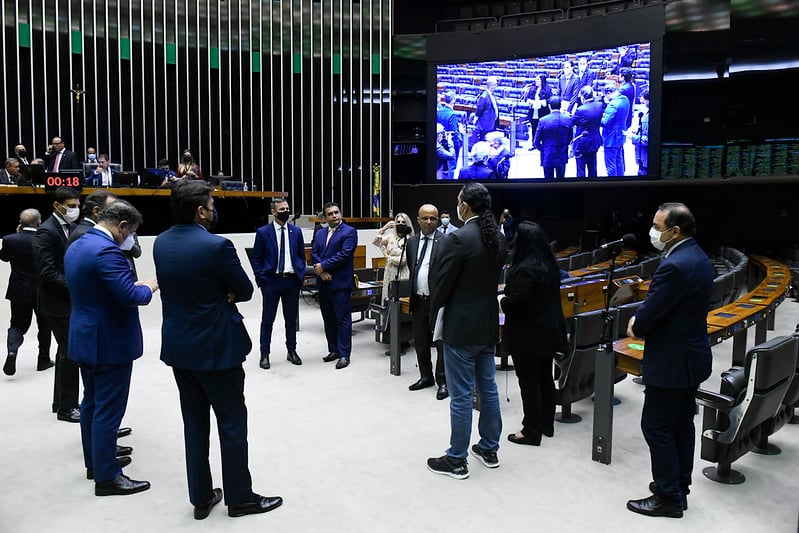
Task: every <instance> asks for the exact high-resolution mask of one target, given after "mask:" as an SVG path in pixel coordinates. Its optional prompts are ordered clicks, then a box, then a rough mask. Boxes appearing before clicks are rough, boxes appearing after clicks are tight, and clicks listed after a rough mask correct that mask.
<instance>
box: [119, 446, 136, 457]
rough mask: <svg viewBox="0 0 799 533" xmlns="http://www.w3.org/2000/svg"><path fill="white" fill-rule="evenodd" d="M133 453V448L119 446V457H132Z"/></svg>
mask: <svg viewBox="0 0 799 533" xmlns="http://www.w3.org/2000/svg"><path fill="white" fill-rule="evenodd" d="M132 453H133V447H132V446H117V457H122V456H123V455H130V454H132Z"/></svg>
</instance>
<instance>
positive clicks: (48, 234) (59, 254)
mask: <svg viewBox="0 0 799 533" xmlns="http://www.w3.org/2000/svg"><path fill="white" fill-rule="evenodd" d="M73 227H74V226H73ZM66 250H67V236H66V235H65V234H64V230H63V229H62V226H61V221H60V220H59V219H58V218H56V216H55V215H50V217H48V218H47V219H46V220H45V221H44V222H42V224H41V225H40V226H39V229H38V230H37V231H36V234H35V235H34V236H33V257H34V259H35V261H36V271H37V273H38V275H39V294H38V300H39V311H41V312H42V313H44V314H45V315H46V316H51V317H68V316H69V313H70V312H71V310H72V302H71V300H70V297H69V288H68V287H67V278H66V276H65V275H64V253H65V252H66Z"/></svg>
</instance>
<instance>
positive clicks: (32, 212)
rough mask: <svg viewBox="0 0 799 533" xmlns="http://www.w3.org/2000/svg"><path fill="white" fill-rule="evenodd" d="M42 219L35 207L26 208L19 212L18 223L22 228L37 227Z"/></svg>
mask: <svg viewBox="0 0 799 533" xmlns="http://www.w3.org/2000/svg"><path fill="white" fill-rule="evenodd" d="M41 221H42V214H41V213H39V211H37V210H36V209H32V208H31V209H26V210H24V211H23V212H22V213H20V214H19V223H20V225H21V226H22V227H23V228H38V227H39V224H40V223H41Z"/></svg>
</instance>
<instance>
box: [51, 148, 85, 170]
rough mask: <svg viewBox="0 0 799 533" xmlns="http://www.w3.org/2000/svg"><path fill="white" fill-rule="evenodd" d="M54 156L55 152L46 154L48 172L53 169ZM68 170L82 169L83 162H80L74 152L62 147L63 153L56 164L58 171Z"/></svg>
mask: <svg viewBox="0 0 799 533" xmlns="http://www.w3.org/2000/svg"><path fill="white" fill-rule="evenodd" d="M55 156H56V154H50V155H48V156H47V171H48V172H52V171H53V166H54V165H55ZM68 170H83V164H82V163H81V162H80V158H79V157H78V156H77V154H76V153H75V152H73V151H71V150H66V149H64V153H62V154H61V161H60V162H59V164H58V172H63V171H68Z"/></svg>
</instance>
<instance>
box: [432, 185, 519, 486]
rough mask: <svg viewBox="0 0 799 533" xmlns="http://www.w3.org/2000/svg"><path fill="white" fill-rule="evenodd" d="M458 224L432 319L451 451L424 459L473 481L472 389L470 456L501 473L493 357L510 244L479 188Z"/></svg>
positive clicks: (467, 191)
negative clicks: (439, 342) (476, 435)
mask: <svg viewBox="0 0 799 533" xmlns="http://www.w3.org/2000/svg"><path fill="white" fill-rule="evenodd" d="M457 211H458V218H459V219H460V220H461V221H462V222H463V223H464V224H463V227H461V228H460V229H459V230H458V231H457V232H456V233H453V234H452V235H450V236H448V237H447V239H445V240H443V241H442V244H441V247H440V250H439V261H438V265H439V268H438V269H437V272H435V273H431V276H432V277H433V278H434V281H432V282H431V283H430V286H431V287H432V288H433V291H432V294H431V305H430V309H431V314H432V316H437V315H440V316H439V319H438V320H440V321H441V322H443V324H436V326H437V327H436V331H437V332H438V331H439V329H440V331H441V332H442V333H441V337H442V338H443V341H444V368H445V372H446V378H447V386H448V387H449V393H450V427H451V433H450V446H449V449H447V451H446V454H445V455H443V456H441V457H435V458H430V459H428V460H427V468H428V469H429V470H430V471H432V472H435V473H436V474H443V475H447V476H450V477H452V478H455V479H465V478H467V477H469V469H468V466H467V460H466V458H467V454H468V451H469V439H470V437H471V434H472V390H474V386H475V384H476V385H477V390H478V391H479V393H480V420H479V422H478V428H479V432H480V441H479V442H478V443H477V444H475V445H473V446H472V447H471V452H472V455H473V456H474V457H476V458H477V459H478V460H479V461H480V462H481V463H483V464H484V465H485V466H486V467H488V468H496V467H498V466H499V459H498V458H497V450H498V449H499V437H500V433H501V432H502V418H501V414H500V409H499V396H498V394H497V384H496V381H495V379H494V375H495V372H496V368H495V363H494V356H495V354H496V344H497V340H498V339H499V309H498V305H497V280H498V279H499V273H500V270H501V268H502V263H503V259H504V257H505V239H504V238H503V237H502V235H501V234H500V233H499V227H498V225H497V221H496V219H495V218H494V214H493V213H492V212H491V195H490V194H489V192H488V189H486V188H485V186H484V185H482V184H480V183H468V184H467V185H465V186H464V187H463V188H462V189H461V191H460V193H459V194H458V207H457Z"/></svg>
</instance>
